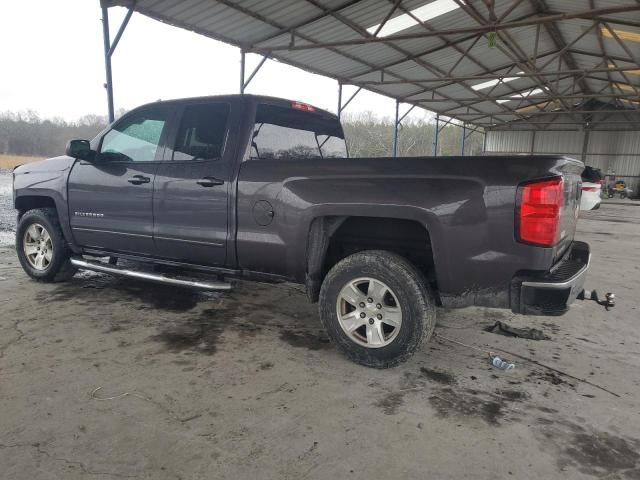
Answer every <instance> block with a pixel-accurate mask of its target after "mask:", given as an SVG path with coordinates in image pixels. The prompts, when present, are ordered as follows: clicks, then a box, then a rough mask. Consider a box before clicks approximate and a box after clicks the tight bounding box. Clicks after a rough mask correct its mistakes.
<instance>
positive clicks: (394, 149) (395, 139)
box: [391, 100, 400, 158]
mask: <svg viewBox="0 0 640 480" xmlns="http://www.w3.org/2000/svg"><path fill="white" fill-rule="evenodd" d="M399 115H400V102H399V101H398V100H396V118H395V121H394V122H393V147H392V149H391V156H392V157H393V158H396V157H397V156H398V123H400V118H399Z"/></svg>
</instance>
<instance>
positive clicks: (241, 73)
mask: <svg viewBox="0 0 640 480" xmlns="http://www.w3.org/2000/svg"><path fill="white" fill-rule="evenodd" d="M244 69H245V53H244V50H242V51H240V93H241V94H243V93H244Z"/></svg>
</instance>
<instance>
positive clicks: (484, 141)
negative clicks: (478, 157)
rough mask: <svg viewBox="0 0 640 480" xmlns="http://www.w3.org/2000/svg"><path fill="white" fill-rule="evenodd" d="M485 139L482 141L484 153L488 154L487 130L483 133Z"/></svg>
mask: <svg viewBox="0 0 640 480" xmlns="http://www.w3.org/2000/svg"><path fill="white" fill-rule="evenodd" d="M483 136H484V138H483V139H482V153H486V152H487V131H486V130H485V131H484V133H483Z"/></svg>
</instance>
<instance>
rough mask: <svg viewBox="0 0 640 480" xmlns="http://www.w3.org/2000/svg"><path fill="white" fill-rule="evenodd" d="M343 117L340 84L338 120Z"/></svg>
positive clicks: (340, 85) (339, 86) (339, 84)
mask: <svg viewBox="0 0 640 480" xmlns="http://www.w3.org/2000/svg"><path fill="white" fill-rule="evenodd" d="M341 117H342V83H341V82H338V120H340V119H341Z"/></svg>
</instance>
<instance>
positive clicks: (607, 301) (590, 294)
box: [578, 290, 616, 312]
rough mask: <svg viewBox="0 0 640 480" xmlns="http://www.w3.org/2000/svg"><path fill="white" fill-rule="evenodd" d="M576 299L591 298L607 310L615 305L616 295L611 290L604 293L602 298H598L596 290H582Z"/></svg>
mask: <svg viewBox="0 0 640 480" xmlns="http://www.w3.org/2000/svg"><path fill="white" fill-rule="evenodd" d="M578 300H593V301H594V302H596V303H597V304H598V305H602V306H603V307H604V308H605V310H606V311H607V312H608V311H609V309H610V308H613V307H615V306H616V295H615V293H611V292H607V293H605V294H604V300H600V299H599V298H598V292H596V291H595V290H583V291H582V292H581V293H580V295H578Z"/></svg>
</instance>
